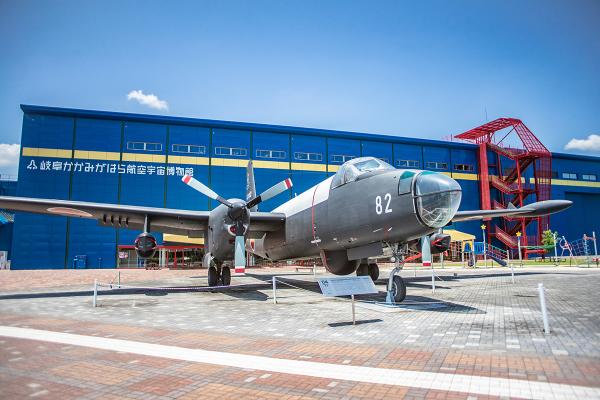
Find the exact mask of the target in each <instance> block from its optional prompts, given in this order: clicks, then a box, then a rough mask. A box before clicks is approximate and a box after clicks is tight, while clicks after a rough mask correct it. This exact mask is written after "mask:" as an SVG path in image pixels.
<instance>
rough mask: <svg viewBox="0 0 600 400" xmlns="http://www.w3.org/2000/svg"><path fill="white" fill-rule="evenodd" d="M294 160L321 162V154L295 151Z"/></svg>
mask: <svg viewBox="0 0 600 400" xmlns="http://www.w3.org/2000/svg"><path fill="white" fill-rule="evenodd" d="M294 159H296V160H300V161H323V154H321V153H305V152H302V151H297V152H295V153H294Z"/></svg>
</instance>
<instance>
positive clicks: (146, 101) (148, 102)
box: [127, 90, 169, 110]
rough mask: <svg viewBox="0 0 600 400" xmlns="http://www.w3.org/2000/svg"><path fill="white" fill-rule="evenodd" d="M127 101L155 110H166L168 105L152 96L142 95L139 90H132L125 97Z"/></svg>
mask: <svg viewBox="0 0 600 400" xmlns="http://www.w3.org/2000/svg"><path fill="white" fill-rule="evenodd" d="M127 100H136V101H137V102H138V103H140V104H143V105H145V106H148V107H150V108H155V109H157V110H168V109H169V105H168V104H167V102H166V101H165V100H161V99H159V98H158V96H156V95H154V94H144V92H142V91H141V90H132V91H131V92H129V94H128V95H127Z"/></svg>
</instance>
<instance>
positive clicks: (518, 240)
mask: <svg viewBox="0 0 600 400" xmlns="http://www.w3.org/2000/svg"><path fill="white" fill-rule="evenodd" d="M517 248H518V251H519V265H520V266H521V268H523V260H522V259H521V232H517Z"/></svg>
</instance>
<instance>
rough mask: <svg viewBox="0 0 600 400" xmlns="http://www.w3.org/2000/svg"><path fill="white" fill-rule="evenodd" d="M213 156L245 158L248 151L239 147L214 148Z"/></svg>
mask: <svg viewBox="0 0 600 400" xmlns="http://www.w3.org/2000/svg"><path fill="white" fill-rule="evenodd" d="M215 155H216V156H234V157H245V156H246V155H248V150H246V149H244V148H241V147H215Z"/></svg>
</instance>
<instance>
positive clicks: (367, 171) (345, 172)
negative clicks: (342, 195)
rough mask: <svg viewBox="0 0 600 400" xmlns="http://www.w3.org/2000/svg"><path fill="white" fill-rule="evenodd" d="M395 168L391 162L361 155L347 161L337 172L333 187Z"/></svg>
mask: <svg viewBox="0 0 600 400" xmlns="http://www.w3.org/2000/svg"><path fill="white" fill-rule="evenodd" d="M390 170H395V168H394V167H392V166H391V165H390V164H388V163H386V162H385V161H382V160H380V159H378V158H375V157H360V158H354V159H352V160H350V161H347V162H346V163H344V165H342V166H341V167H340V169H339V170H338V171H337V172H336V174H335V175H334V177H333V180H332V181H331V188H332V189H333V188H336V187H338V186H341V185H345V184H346V183H349V182H354V181H355V180H357V179H359V178H361V177H365V176H367V175H372V174H376V173H379V172H380V171H390Z"/></svg>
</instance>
